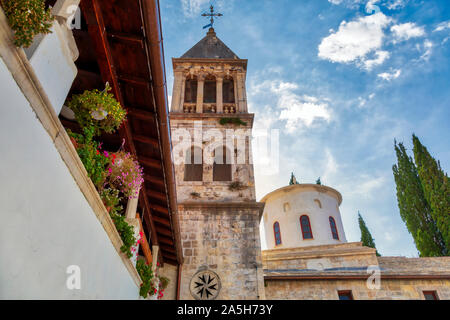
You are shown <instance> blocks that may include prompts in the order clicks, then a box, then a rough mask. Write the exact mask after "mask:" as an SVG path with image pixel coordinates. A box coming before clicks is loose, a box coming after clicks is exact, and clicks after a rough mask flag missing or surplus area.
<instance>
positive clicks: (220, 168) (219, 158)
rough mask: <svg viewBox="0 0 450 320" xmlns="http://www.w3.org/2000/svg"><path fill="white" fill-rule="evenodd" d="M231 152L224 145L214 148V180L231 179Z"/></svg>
mask: <svg viewBox="0 0 450 320" xmlns="http://www.w3.org/2000/svg"><path fill="white" fill-rule="evenodd" d="M231 180H232V177H231V152H230V151H229V150H228V149H227V148H226V147H225V146H224V147H219V148H216V149H215V150H214V165H213V181H231Z"/></svg>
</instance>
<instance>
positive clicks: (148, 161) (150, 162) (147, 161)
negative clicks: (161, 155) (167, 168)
mask: <svg viewBox="0 0 450 320" xmlns="http://www.w3.org/2000/svg"><path fill="white" fill-rule="evenodd" d="M138 160H139V163H141V164H143V165H145V166H147V167H151V168H155V169H161V168H162V166H161V160H156V159H152V158H148V157H139V159H138Z"/></svg>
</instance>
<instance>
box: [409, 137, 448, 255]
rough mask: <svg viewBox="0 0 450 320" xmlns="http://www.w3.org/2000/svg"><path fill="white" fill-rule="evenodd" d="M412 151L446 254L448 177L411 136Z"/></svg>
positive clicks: (423, 147)
mask: <svg viewBox="0 0 450 320" xmlns="http://www.w3.org/2000/svg"><path fill="white" fill-rule="evenodd" d="M413 145H414V148H413V151H414V159H415V161H416V165H417V170H418V173H419V179H420V182H421V184H422V187H423V193H424V196H425V199H426V201H427V202H428V204H429V205H430V208H431V217H432V218H433V220H434V221H433V222H434V225H435V227H436V228H437V229H438V230H439V233H440V234H441V235H442V240H443V242H444V244H445V247H446V251H447V252H446V254H449V250H448V249H449V248H450V185H449V181H448V176H447V174H446V173H444V171H443V170H442V169H441V165H440V163H439V161H436V160H435V159H434V158H433V157H432V156H431V155H430V153H429V152H428V150H427V148H426V147H425V146H423V145H422V143H421V142H420V140H419V138H417V137H416V136H415V135H414V134H413Z"/></svg>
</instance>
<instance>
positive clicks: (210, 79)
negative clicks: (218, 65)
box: [203, 74, 217, 103]
mask: <svg viewBox="0 0 450 320" xmlns="http://www.w3.org/2000/svg"><path fill="white" fill-rule="evenodd" d="M216 92H217V91H216V77H215V76H214V75H212V74H208V75H207V76H206V77H205V87H204V92H203V102H204V103H216V98H217V93H216Z"/></svg>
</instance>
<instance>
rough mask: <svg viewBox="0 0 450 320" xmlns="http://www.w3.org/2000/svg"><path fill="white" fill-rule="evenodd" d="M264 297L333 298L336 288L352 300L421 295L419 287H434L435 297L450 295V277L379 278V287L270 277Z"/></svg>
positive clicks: (400, 298) (431, 289)
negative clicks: (349, 292) (426, 278)
mask: <svg viewBox="0 0 450 320" xmlns="http://www.w3.org/2000/svg"><path fill="white" fill-rule="evenodd" d="M265 282H266V287H265V289H266V290H265V291H266V297H267V299H274V300H337V299H338V290H351V291H352V294H353V298H354V299H355V300H373V299H379V300H395V299H399V300H410V299H424V296H423V292H422V291H437V295H438V297H439V299H442V300H444V299H445V300H448V299H450V279H446V280H445V279H444V280H425V279H424V280H404V279H398V280H395V279H381V283H380V284H381V288H380V289H379V290H376V289H374V290H370V289H368V288H367V285H366V280H270V281H265Z"/></svg>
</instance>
